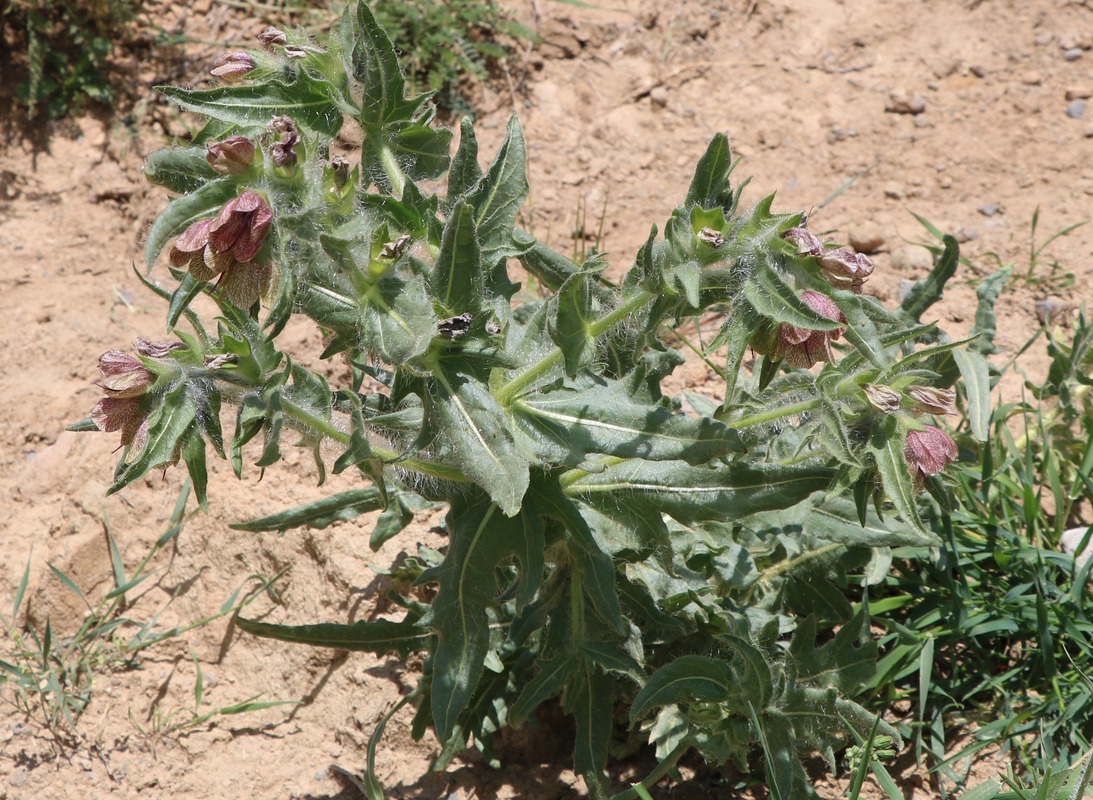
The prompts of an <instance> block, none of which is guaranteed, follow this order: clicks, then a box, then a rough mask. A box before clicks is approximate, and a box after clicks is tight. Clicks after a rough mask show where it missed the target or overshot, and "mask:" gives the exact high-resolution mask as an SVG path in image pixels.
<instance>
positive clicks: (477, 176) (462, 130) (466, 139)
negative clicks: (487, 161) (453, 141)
mask: <svg viewBox="0 0 1093 800" xmlns="http://www.w3.org/2000/svg"><path fill="white" fill-rule="evenodd" d="M480 180H482V168H481V167H480V166H478V138H477V137H476V136H475V133H474V122H473V121H472V120H471V119H470V117H463V119H462V120H460V122H459V149H458V150H457V151H456V153H455V158H454V159H452V168H451V170H450V171H449V172H448V202H449V204H450V203H454V202H455V201H456V200H457V199H458V198H460V197H462V196H463V195H465V194H466V193H467V192H469V191H470V190H471V189H472V188H474V186H475V184H477V183H478V182H479V181H480Z"/></svg>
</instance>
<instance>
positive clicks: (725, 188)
mask: <svg viewBox="0 0 1093 800" xmlns="http://www.w3.org/2000/svg"><path fill="white" fill-rule="evenodd" d="M732 168H733V162H732V152H731V150H730V148H729V137H727V136H726V135H725V134H723V133H718V134H715V135H714V137H713V139H711V140H710V143H709V145H708V146H707V147H706V152H705V153H703V154H702V158H700V159H699V160H698V164H697V166H696V167H695V173H694V177H693V178H691V185H690V187H689V188H688V189H687V199H686V200H685V201H684V205H686V206H690V205H697V206H700V207H702V208H714V207H718V206H720V207H722V208H724V207H726V206H729V205H730V204H731V202H732V192H731V190H730V188H729V173H731V172H732Z"/></svg>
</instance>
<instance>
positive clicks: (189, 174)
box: [144, 147, 220, 194]
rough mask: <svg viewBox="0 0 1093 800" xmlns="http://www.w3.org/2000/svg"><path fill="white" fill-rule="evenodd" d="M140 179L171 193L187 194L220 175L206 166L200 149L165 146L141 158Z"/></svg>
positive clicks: (203, 153) (203, 152) (206, 163)
mask: <svg viewBox="0 0 1093 800" xmlns="http://www.w3.org/2000/svg"><path fill="white" fill-rule="evenodd" d="M144 177H145V178H147V179H148V182H149V183H152V184H155V185H156V186H163V187H164V188H166V189H167V190H169V191H172V192H174V193H175V194H189V193H190V192H194V191H197V190H198V189H200V188H201V187H202V186H204V185H205V184H206V183H208V182H209V181H214V180H216V179H217V178H219V177H220V175H219V174H218V173H217V171H216V170H214V169H213V168H212V167H211V166H209V162H208V160H207V159H206V158H205V148H204V147H165V148H164V149H162V150H156V151H155V152H154V153H152V154H151V155H150V156H148V158H147V159H145V161H144Z"/></svg>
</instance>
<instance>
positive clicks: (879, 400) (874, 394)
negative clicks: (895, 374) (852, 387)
mask: <svg viewBox="0 0 1093 800" xmlns="http://www.w3.org/2000/svg"><path fill="white" fill-rule="evenodd" d="M865 399H866V400H868V401H869V405H871V406H873V408H875V409H877V411H883V412H884V413H885V414H894V413H895V412H897V411H899V401H900V396H899V392H897V391H896V390H895V389H892V388H890V387H888V386H878V385H877V384H875V383H867V384H865Z"/></svg>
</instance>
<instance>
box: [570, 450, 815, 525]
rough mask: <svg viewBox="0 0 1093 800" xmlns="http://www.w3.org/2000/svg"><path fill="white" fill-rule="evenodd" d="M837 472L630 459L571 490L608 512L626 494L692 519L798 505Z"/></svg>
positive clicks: (654, 510)
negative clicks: (711, 465)
mask: <svg viewBox="0 0 1093 800" xmlns="http://www.w3.org/2000/svg"><path fill="white" fill-rule="evenodd" d="M833 477H834V471H833V470H831V469H828V468H826V467H820V466H813V465H807V464H804V465H794V466H781V465H776V464H770V465H767V464H754V465H752V464H730V465H722V466H714V467H696V466H690V465H688V464H685V463H684V462H681V461H655V462H651V461H639V460H630V461H623V462H621V463H618V464H611V465H609V466H607V467H606V468H605V469H604V470H603V471H602V472H599V473H593V474H586V475H582V476H580V477H577V478H576V479H575V480H572V481H570V482H568V485H567V486H566V493H567V494H569V495H570V496H571V497H573V498H575V499H577V500H580V501H581V502H582V503H587V504H588V505H591V506H593V507H594V508H596V509H597V510H598V511H600V512H601V513H603V514H606V515H608V516H610V515H611V514H612V512H613V510H614V509H616V508H617V507H618V503H619V502H620V501H621V500H623V499H626V500H628V501H629V502H632V503H634V504H638V503H641V504H643V505H644V507H645V508H646V513H648V514H668V515H669V516H671V517H674V518H675V519H676V520H678V521H679V522H681V523H683V524H684V525H690V524H693V523H696V522H702V521H706V520H723V521H727V520H733V519H740V518H741V517H744V516H747V515H748V514H753V513H755V512H757V511H766V510H769V509H775V508H785V507H787V506H791V505H794V504H796V503H798V502H800V501H801V500H803V499H804V498H806V497H808V496H809V495H810V494H812V493H813V492H817V491H823V490H824V489H826V488H827V487H828V485H829V484H830V482H831V480H832V478H833Z"/></svg>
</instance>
